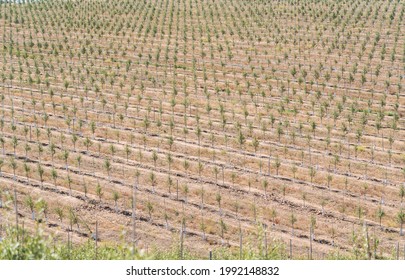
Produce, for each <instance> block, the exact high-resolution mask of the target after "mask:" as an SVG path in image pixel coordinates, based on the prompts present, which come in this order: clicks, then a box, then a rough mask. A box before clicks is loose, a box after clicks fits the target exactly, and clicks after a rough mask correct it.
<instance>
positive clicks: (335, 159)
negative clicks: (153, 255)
mask: <svg viewBox="0 0 405 280" xmlns="http://www.w3.org/2000/svg"><path fill="white" fill-rule="evenodd" d="M3 2H4V1H3ZM404 12H405V2H404V1H402V0H398V1H377V0H376V1H363V0H356V1H315V0H305V1H267V0H255V1H244V0H236V1H230V0H209V1H200V0H180V1H174V0H156V1H155V0H153V1H130V0H124V1H115V0H113V1H101V0H100V1H95V0H84V1H33V2H32V1H31V3H29V1H26V3H25V4H10V3H2V4H0V36H1V39H0V40H1V43H0V53H1V61H0V66H1V67H0V75H1V80H0V93H1V96H0V97H1V108H0V109H1V111H0V114H1V123H0V124H1V131H0V144H1V147H0V148H1V153H0V156H1V159H0V173H1V178H0V191H1V192H0V201H1V205H2V208H0V219H1V220H0V222H1V223H2V225H15V224H16V217H17V219H18V224H19V226H22V224H23V225H24V227H26V228H29V229H34V228H35V227H36V225H37V224H40V226H41V227H43V228H44V230H45V232H47V233H50V234H54V236H55V239H57V240H64V241H66V240H67V239H68V236H69V239H71V240H72V242H73V244H75V243H81V242H84V241H86V240H88V239H89V238H92V237H94V236H95V235H94V234H95V231H96V222H97V225H98V233H99V239H100V241H99V242H101V243H103V242H104V243H105V242H107V243H111V242H128V243H131V244H132V243H135V244H136V246H137V247H138V248H144V249H148V248H151V247H159V248H169V247H171V246H173V244H174V245H177V244H181V243H182V244H183V246H184V248H185V249H186V250H188V251H191V252H193V253H195V254H196V255H198V256H201V258H206V257H208V252H209V250H214V249H218V248H221V247H223V248H224V250H229V252H235V254H239V250H240V246H242V250H243V251H246V253H244V257H248V255H249V253H248V251H252V252H255V254H257V255H256V257H257V256H263V257H266V255H267V253H269V252H267V253H266V252H265V251H266V248H267V249H268V250H270V248H272V246H273V245H274V244H280V243H281V244H284V247H285V248H283V249H279V250H281V251H282V252H283V257H285V258H287V257H292V258H307V257H310V258H324V257H326V256H328V255H331V254H335V256H336V254H341V255H350V256H352V257H356V258H380V257H396V255H397V254H398V255H399V256H400V257H402V256H403V255H404V254H405V251H404V250H403V249H401V248H405V239H404V237H403V236H401V229H402V226H403V223H404V222H405V212H404V211H403V198H404V196H405V190H404V184H405V183H404V181H405V118H404V114H405V109H404V105H405V93H404V85H405V84H404V77H405V71H404V69H405V68H404V62H405V28H404ZM15 198H17V201H15ZM15 202H17V203H16V205H17V207H15ZM15 208H17V211H18V215H17V216H16V212H15ZM33 212H34V214H33ZM1 234H2V235H3V236H4V232H2V233H1ZM403 251H404V252H403ZM291 254H292V256H291ZM404 257H405V256H404Z"/></svg>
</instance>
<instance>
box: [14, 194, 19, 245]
mask: <svg viewBox="0 0 405 280" xmlns="http://www.w3.org/2000/svg"><path fill="white" fill-rule="evenodd" d="M14 207H15V226H16V229H17V242H18V206H17V190H16V189H15V188H14Z"/></svg>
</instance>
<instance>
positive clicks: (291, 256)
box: [290, 239, 293, 260]
mask: <svg viewBox="0 0 405 280" xmlns="http://www.w3.org/2000/svg"><path fill="white" fill-rule="evenodd" d="M292 258H293V255H292V240H291V239H290V260H292Z"/></svg>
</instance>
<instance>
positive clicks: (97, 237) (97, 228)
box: [96, 221, 98, 260]
mask: <svg viewBox="0 0 405 280" xmlns="http://www.w3.org/2000/svg"><path fill="white" fill-rule="evenodd" d="M97 257H98V221H96V260H97Z"/></svg>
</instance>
